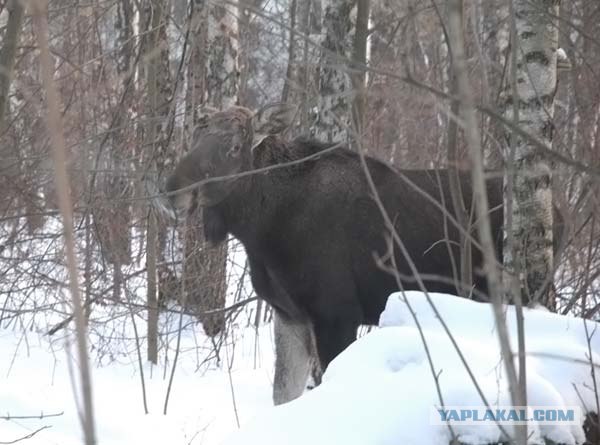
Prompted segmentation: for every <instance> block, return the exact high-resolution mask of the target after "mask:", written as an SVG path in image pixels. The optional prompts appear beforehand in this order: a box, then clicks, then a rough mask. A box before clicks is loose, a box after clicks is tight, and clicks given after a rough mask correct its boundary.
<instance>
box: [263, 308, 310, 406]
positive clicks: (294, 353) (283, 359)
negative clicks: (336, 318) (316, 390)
mask: <svg viewBox="0 0 600 445" xmlns="http://www.w3.org/2000/svg"><path fill="white" fill-rule="evenodd" d="M274 331H275V377H274V379H273V402H274V403H275V405H281V404H282V403H286V402H289V401H290V400H293V399H295V398H297V397H299V396H300V395H302V393H303V392H304V389H305V387H306V381H307V379H308V374H309V372H310V370H311V367H312V365H313V363H314V362H313V360H316V359H317V358H316V356H315V354H314V353H313V349H314V348H313V339H312V329H311V325H310V323H309V322H308V321H304V322H298V321H294V320H291V319H290V318H289V317H287V316H286V315H284V314H282V313H279V312H277V311H276V312H275V322H274Z"/></svg>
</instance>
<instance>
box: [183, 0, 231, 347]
mask: <svg viewBox="0 0 600 445" xmlns="http://www.w3.org/2000/svg"><path fill="white" fill-rule="evenodd" d="M191 7H192V8H193V9H192V24H191V25H192V30H191V35H192V42H191V55H190V63H189V65H188V69H187V91H186V120H187V125H186V127H187V130H186V135H185V138H186V140H187V141H188V142H190V143H191V140H190V139H191V136H192V134H193V128H194V126H195V125H196V123H197V121H198V119H199V117H200V109H201V108H202V107H203V106H206V105H208V106H211V107H215V108H227V107H230V106H231V105H234V104H236V103H237V100H238V97H237V95H238V86H239V70H238V51H239V50H238V26H237V18H236V14H234V13H233V11H230V10H229V9H227V8H226V7H223V6H214V5H210V4H207V3H206V2H201V1H198V0H193V3H192V5H191ZM185 237H186V240H185V264H184V283H185V291H186V293H187V298H186V299H187V304H188V305H189V306H190V307H191V308H192V310H193V311H194V312H195V313H196V314H197V315H198V317H199V319H200V321H201V322H202V326H203V328H204V331H205V332H206V333H207V334H208V335H210V336H216V335H218V334H219V333H221V332H222V331H224V329H225V316H224V314H223V313H222V312H217V313H213V314H206V312H207V311H211V310H215V309H222V308H223V307H224V306H225V297H226V291H227V286H226V284H227V283H226V281H227V280H226V260H227V243H226V242H225V243H223V244H221V245H218V246H212V245H210V244H209V243H207V242H205V240H204V235H203V228H202V209H201V208H197V209H196V210H195V211H194V212H193V214H192V215H190V217H189V219H188V222H187V228H186V234H185Z"/></svg>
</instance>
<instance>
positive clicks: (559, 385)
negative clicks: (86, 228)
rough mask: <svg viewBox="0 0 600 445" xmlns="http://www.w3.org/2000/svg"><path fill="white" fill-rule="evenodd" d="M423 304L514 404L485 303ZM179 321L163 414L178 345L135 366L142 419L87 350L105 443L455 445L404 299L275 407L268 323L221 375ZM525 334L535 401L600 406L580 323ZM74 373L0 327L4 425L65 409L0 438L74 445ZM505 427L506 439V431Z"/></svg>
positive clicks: (205, 346) (63, 360)
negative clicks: (438, 418) (313, 380)
mask: <svg viewBox="0 0 600 445" xmlns="http://www.w3.org/2000/svg"><path fill="white" fill-rule="evenodd" d="M430 296H431V299H432V301H433V303H434V304H435V306H436V308H437V309H438V310H439V313H440V314H441V317H442V319H443V320H444V321H445V323H446V324H447V326H448V328H449V329H450V331H451V332H452V335H453V336H454V338H455V339H456V342H457V344H458V345H459V347H460V350H461V351H462V352H463V354H464V356H465V359H466V361H467V363H468V364H469V366H470V369H471V370H472V372H473V374H474V376H475V378H476V380H477V382H478V384H479V385H480V387H481V388H482V391H483V393H484V394H485V396H486V398H487V400H488V402H489V403H490V404H491V405H492V406H502V405H510V397H509V395H508V391H507V383H506V378H505V371H504V367H503V364H502V363H501V361H500V358H499V357H500V353H499V348H498V341H497V337H496V331H495V328H494V322H493V316H492V311H491V308H490V306H489V305H487V304H481V303H475V302H472V301H469V300H465V299H461V298H457V297H455V296H450V295H443V294H430ZM406 298H407V301H408V302H409V303H410V306H411V307H412V309H413V310H414V311H415V313H416V316H417V318H418V321H419V323H420V326H421V328H422V332H423V336H424V338H425V341H426V343H427V346H428V348H429V351H430V353H431V357H432V361H433V366H434V369H435V373H436V374H438V375H439V385H440V388H441V392H442V395H443V398H444V405H445V406H451V405H460V406H481V405H482V402H481V399H480V397H479V395H478V394H477V391H476V390H475V389H474V387H473V384H472V383H471V380H470V377H469V376H468V374H467V372H466V370H465V367H464V365H463V364H462V363H461V361H460V360H459V358H458V356H457V353H456V350H455V348H454V346H453V345H452V343H451V342H450V340H449V338H448V336H447V334H446V333H445V332H444V330H443V329H442V328H441V324H440V321H439V319H438V317H437V316H436V315H435V314H434V313H433V311H432V309H431V306H430V305H429V303H428V302H427V300H426V298H425V296H424V295H423V294H422V293H419V292H408V293H406ZM506 316H507V319H508V327H509V331H510V333H511V340H512V341H513V345H514V342H515V341H516V325H515V320H514V310H513V308H511V307H507V308H506ZM176 320H177V318H176V317H175V318H174V320H171V321H165V320H163V323H166V324H163V325H162V326H163V327H164V326H166V325H169V324H170V325H173V324H174V323H175V322H176ZM184 325H185V326H191V327H188V329H186V330H184V332H183V336H182V346H181V354H180V357H179V359H178V362H177V371H176V374H175V379H174V383H173V388H172V390H171V396H170V401H169V406H168V413H167V415H163V414H162V411H163V404H164V400H165V395H166V391H167V387H168V377H169V372H170V369H171V366H172V360H173V350H172V345H173V344H174V342H175V338H174V337H173V336H172V337H171V338H170V340H169V342H170V343H169V344H170V346H169V347H170V348H171V349H170V350H169V351H170V352H169V354H168V360H167V362H166V364H165V363H164V362H162V363H161V364H160V365H159V366H149V365H144V368H143V369H144V377H145V384H146V394H147V398H148V406H149V411H150V413H149V414H145V413H144V409H143V404H142V389H141V384H140V372H139V367H138V364H137V356H136V355H135V354H132V353H129V354H126V353H121V352H119V355H118V356H117V357H116V358H115V359H113V360H106V358H104V359H103V358H102V357H99V356H96V355H95V353H97V350H95V351H94V352H93V353H92V362H93V367H92V374H93V375H92V378H93V390H94V391H93V392H94V408H95V419H96V427H97V436H98V438H99V440H98V444H99V445H105V444H108V445H113V444H114V445H120V444H130V443H132V442H134V443H145V444H147V445H153V444H161V445H162V444H164V443H170V444H192V445H195V444H208V445H219V444H225V445H242V444H243V445H269V444H275V443H277V444H281V443H285V444H290V445H294V444H302V445H305V444H306V443H310V444H313V445H319V444H328V445H330V444H332V443H344V444H345V445H387V444H390V445H392V444H394V445H395V444H398V443H403V444H407V445H409V444H423V443H426V444H428V445H436V444H443V445H447V444H448V443H449V437H450V436H449V434H450V433H449V431H448V428H447V426H446V425H434V424H432V422H431V419H430V414H431V410H432V409H433V408H435V407H440V402H439V398H438V394H437V391H436V386H435V383H434V379H433V377H432V373H431V370H430V365H429V362H428V360H427V356H426V354H425V351H424V348H423V341H422V339H421V335H420V333H419V330H418V329H417V328H416V325H415V322H414V320H413V318H412V316H411V314H410V311H409V310H408V306H407V305H406V303H405V302H404V300H403V297H402V296H401V294H393V295H392V296H390V299H389V301H388V304H387V307H386V310H385V311H384V313H383V314H382V316H381V319H380V327H381V328H380V329H374V330H372V331H371V332H370V333H368V334H367V335H365V336H363V337H362V338H360V339H359V340H357V341H356V342H354V343H353V344H352V345H350V346H349V347H348V348H347V349H346V350H345V351H344V352H343V353H342V354H340V355H339V356H338V357H337V358H336V359H335V360H334V361H333V362H332V363H331V364H330V366H329V368H328V369H327V371H326V373H325V375H324V378H323V383H322V384H321V385H320V386H319V387H317V388H316V389H314V390H312V391H309V392H307V393H306V394H304V395H303V396H302V397H300V398H299V399H297V400H295V401H292V402H290V403H288V404H286V405H282V406H279V407H272V402H271V384H272V372H273V339H272V334H271V327H270V326H269V325H267V326H263V327H261V328H259V329H258V330H255V329H254V328H253V327H246V323H245V322H243V321H239V322H238V325H236V326H233V327H232V329H231V332H232V337H231V338H230V339H229V340H228V341H227V343H226V345H225V346H224V347H223V348H222V350H221V353H220V357H221V362H220V364H219V365H217V364H216V363H215V362H214V361H209V362H207V363H203V360H204V358H205V356H206V354H207V351H210V348H211V346H210V345H211V343H210V341H209V340H208V339H206V338H205V337H204V336H203V335H202V334H201V333H200V332H199V331H201V329H200V328H199V327H194V322H193V320H191V319H186V320H184ZM525 325H526V330H527V354H528V358H527V365H528V368H527V375H528V402H529V404H530V405H538V406H549V405H552V406H561V407H569V406H574V405H576V406H580V407H583V408H584V409H585V408H590V407H591V408H592V409H595V407H596V403H597V401H596V399H595V396H594V390H593V388H594V382H593V381H592V380H591V376H590V369H591V368H590V364H589V353H588V341H587V338H588V335H586V325H584V322H583V320H581V319H577V318H572V317H566V316H560V315H556V314H553V313H550V312H547V311H543V310H525ZM597 328H598V325H597V324H596V323H593V322H589V321H588V322H587V332H588V333H589V334H590V335H589V336H590V337H591V338H590V342H589V343H590V345H589V346H590V348H591V349H592V351H594V352H593V357H592V358H593V360H594V362H595V363H600V360H599V357H598V354H599V353H600V338H599V337H598V335H597V334H596V330H597ZM172 331H173V330H172ZM125 333H127V332H125ZM128 335H129V334H128ZM163 347H165V346H164V345H163ZM116 349H117V350H118V351H121V350H120V349H118V348H116ZM122 349H123V350H125V349H127V348H122ZM68 363H69V354H68V353H65V344H64V342H63V341H59V342H57V341H55V340H54V341H50V339H49V338H48V337H47V336H44V335H39V336H38V334H35V333H32V332H28V333H27V334H22V333H21V331H12V330H10V331H9V330H0V375H2V378H1V379H0V417H2V416H6V415H11V416H18V415H39V414H40V413H42V412H43V413H45V414H52V413H62V414H61V415H60V416H58V417H48V418H44V419H11V420H8V421H7V420H2V419H0V442H1V441H10V440H14V439H16V438H19V437H23V436H24V435H26V434H28V433H30V432H32V431H34V430H36V429H38V428H40V427H41V426H45V425H48V426H50V428H48V429H45V430H43V431H40V432H39V433H38V434H36V435H34V436H33V437H32V438H30V439H28V440H27V441H26V442H27V443H28V444H32V445H38V444H44V445H52V444H60V445H70V444H76V443H81V442H82V440H81V428H80V424H79V420H78V416H77V408H76V404H75V402H74V400H73V395H72V394H73V391H72V384H71V379H70V377H69V370H68V366H67V364H68ZM100 364H102V366H100ZM238 422H239V424H240V425H241V428H239V427H238ZM453 428H454V431H455V432H456V433H457V434H459V436H460V441H461V442H462V443H466V444H481V443H494V442H496V441H497V440H498V439H499V437H500V436H499V431H498V428H497V426H496V425H493V424H486V425H484V426H482V425H477V426H471V425H454V426H453ZM506 428H507V430H508V431H509V432H510V431H511V430H510V426H506ZM529 428H530V430H529V431H530V433H531V434H532V435H531V437H530V443H541V438H542V437H545V438H549V439H552V440H554V441H555V442H559V443H566V444H575V443H582V442H583V431H582V429H581V427H580V426H579V425H575V426H573V425H566V424H565V425H550V426H545V425H532V424H530V425H529Z"/></svg>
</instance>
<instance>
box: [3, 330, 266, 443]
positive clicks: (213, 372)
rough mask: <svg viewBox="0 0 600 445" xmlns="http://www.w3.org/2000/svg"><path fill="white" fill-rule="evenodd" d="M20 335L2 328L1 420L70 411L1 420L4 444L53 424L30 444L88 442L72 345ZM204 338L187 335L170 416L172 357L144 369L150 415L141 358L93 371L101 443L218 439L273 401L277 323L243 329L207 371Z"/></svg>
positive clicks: (97, 425)
mask: <svg viewBox="0 0 600 445" xmlns="http://www.w3.org/2000/svg"><path fill="white" fill-rule="evenodd" d="M197 329H198V330H200V329H199V328H197ZM20 340H21V337H20V336H17V335H15V332H14V331H8V330H0V375H1V376H2V377H1V378H0V417H3V416H7V415H11V416H21V415H28V416H31V415H33V416H36V415H40V413H44V414H54V413H62V415H60V416H58V417H48V418H44V419H26V420H25V419H23V420H19V419H12V420H9V421H6V420H2V419H0V442H8V441H10V440H14V439H16V438H19V437H23V436H25V435H27V434H29V433H30V432H32V431H34V430H37V429H38V428H40V427H42V426H45V425H48V426H50V428H48V429H45V430H43V431H41V432H39V433H38V434H36V435H34V436H33V437H32V438H31V439H28V440H27V441H25V442H23V443H27V444H28V445H42V444H43V445H54V444H57V445H71V444H81V443H82V433H81V427H80V423H79V420H78V416H77V407H76V404H75V402H74V400H73V391H72V385H71V380H70V378H69V371H68V367H67V363H68V360H67V358H68V357H67V354H65V351H64V349H63V346H64V345H63V344H62V343H58V344H56V343H52V344H50V343H48V339H47V337H37V336H36V335H35V334H31V333H29V336H28V338H27V343H28V344H26V342H25V340H23V341H20ZM202 340H207V339H205V338H204V339H202ZM196 342H197V339H194V338H192V336H191V335H190V334H189V333H187V332H186V333H185V336H184V337H183V338H182V348H181V349H182V353H181V354H180V357H179V360H178V362H177V370H176V374H175V378H174V381H173V387H172V390H171V395H170V400H169V405H168V412H167V415H163V414H162V412H163V404H164V400H165V395H166V391H167V387H168V376H169V372H170V369H171V368H170V366H171V365H172V362H170V363H169V364H168V366H167V367H166V371H167V372H166V373H165V367H164V364H162V366H158V367H157V366H153V367H152V366H150V365H145V366H144V377H145V384H146V394H147V399H148V407H149V411H150V413H149V414H145V413H144V408H143V402H142V388H141V383H140V372H139V368H138V365H137V361H136V358H135V355H133V356H132V357H131V358H130V360H129V362H128V361H127V360H123V359H121V360H120V361H113V362H111V363H110V364H109V365H106V366H102V367H98V366H94V367H93V368H92V383H93V397H94V410H95V413H94V414H95V416H94V417H95V420H96V422H95V423H96V429H97V437H98V439H99V440H98V444H99V445H120V444H123V445H125V444H131V443H144V444H147V445H153V444H161V445H163V444H165V443H169V444H209V445H210V444H218V443H221V442H222V441H223V439H224V438H225V437H226V436H227V435H229V434H230V433H231V431H233V430H235V429H236V428H237V420H236V412H237V415H238V417H239V420H240V421H241V422H244V421H248V420H249V419H250V418H251V417H253V416H254V415H256V414H257V413H260V412H261V410H266V409H268V408H270V407H271V406H272V401H271V385H272V372H273V370H272V366H273V365H272V364H273V349H272V334H271V330H270V326H264V327H261V328H260V329H259V330H258V332H255V330H254V329H253V328H247V329H244V330H240V331H239V332H237V333H236V335H235V338H234V339H232V340H231V341H230V342H229V343H228V345H227V348H226V350H222V351H221V359H222V363H221V366H219V367H217V366H216V365H214V363H212V364H210V366H208V367H200V369H199V365H198V359H197V357H196V355H197V353H198V352H197V348H198V345H196ZM184 351H185V352H184ZM142 353H144V351H142ZM230 367H231V372H229V368H230ZM232 393H233V394H232ZM234 398H235V409H234Z"/></svg>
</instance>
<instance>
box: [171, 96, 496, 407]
mask: <svg viewBox="0 0 600 445" xmlns="http://www.w3.org/2000/svg"><path fill="white" fill-rule="evenodd" d="M294 111H295V109H294V108H293V107H290V106H286V105H282V104H273V105H269V106H267V107H264V108H262V109H261V110H259V111H257V112H253V111H251V110H249V109H247V108H244V107H239V106H234V107H231V108H229V109H226V110H224V111H218V112H213V113H211V114H209V115H206V116H204V117H203V118H202V119H201V120H200V122H199V124H198V125H197V127H196V128H195V130H194V132H193V137H192V142H191V149H190V151H189V152H188V153H187V154H186V155H185V156H184V157H183V158H182V159H181V161H180V162H179V163H178V165H177V166H176V167H175V169H174V171H173V172H172V174H171V175H170V176H169V177H168V179H167V181H166V192H167V195H168V196H169V198H170V204H171V205H172V206H174V207H175V208H176V209H178V210H182V209H188V210H189V209H191V208H194V206H198V205H199V206H202V210H203V227H204V235H205V237H206V239H207V240H208V241H210V242H214V243H217V242H221V241H223V240H225V239H226V237H227V235H228V234H231V235H232V236H234V237H235V238H237V239H238V240H239V241H240V242H241V243H242V244H243V246H244V248H245V250H246V254H247V258H248V262H249V267H250V277H251V282H252V285H253V287H254V290H255V292H256V294H257V296H258V297H259V298H262V299H263V300H265V301H266V302H267V303H269V304H270V305H271V306H272V307H273V308H274V311H275V330H276V345H275V348H276V369H275V378H274V389H273V399H274V402H275V404H279V403H283V402H286V401H289V400H291V399H293V398H296V397H298V396H299V395H300V394H301V393H302V392H303V390H304V388H305V384H306V381H307V377H308V374H309V372H310V369H311V366H312V364H311V357H312V356H313V352H314V348H316V353H317V357H318V360H319V362H320V365H321V367H322V369H323V370H324V369H325V368H326V367H327V365H328V364H329V363H330V362H331V361H332V360H333V359H334V358H335V357H336V356H337V355H338V354H339V353H340V352H341V351H343V350H344V349H345V348H346V347H347V346H348V345H349V344H350V343H352V342H353V341H354V340H355V339H356V334H357V328H358V327H359V325H361V324H370V325H373V324H377V322H378V319H379V316H380V314H381V312H382V311H383V309H384V307H385V304H386V300H387V298H388V296H389V295H390V293H392V292H394V291H397V290H399V287H400V286H401V287H402V288H403V289H404V290H410V289H417V290H418V289H419V286H418V284H417V282H416V280H415V277H414V274H413V273H411V269H410V267H409V263H408V259H407V258H406V256H405V255H403V254H402V253H401V252H400V249H391V247H390V245H391V243H390V236H389V235H390V225H389V224H386V220H385V218H384V217H383V215H382V212H381V206H383V208H384V209H385V211H386V212H387V215H388V216H389V220H388V222H389V221H393V226H394V229H395V230H396V232H397V233H398V234H399V236H400V237H401V239H402V241H403V243H404V245H405V248H406V250H407V252H408V253H409V255H410V257H411V260H412V261H413V262H414V265H415V267H416V269H417V271H418V272H419V274H420V275H421V276H422V277H423V283H424V285H425V288H426V289H427V290H428V291H431V292H446V293H453V294H456V291H457V287H456V280H454V279H453V277H454V273H453V262H454V264H459V260H458V258H459V250H458V247H457V244H458V240H459V239H460V233H459V231H458V229H457V228H456V224H452V223H451V222H450V220H449V218H448V217H449V215H450V216H453V215H454V211H453V209H452V205H451V204H450V205H449V203H451V196H450V192H449V191H448V189H449V179H448V173H447V171H443V170H401V171H400V170H395V169H394V168H393V167H391V166H389V165H387V164H386V163H384V162H382V161H379V160H376V159H374V158H371V157H365V158H364V164H363V162H362V160H361V157H360V155H359V154H358V153H356V152H354V151H351V150H349V149H347V148H343V147H336V146H332V144H324V143H321V142H318V141H315V140H312V139H309V138H297V139H293V140H286V138H284V137H283V136H282V133H283V132H284V131H285V130H286V129H287V128H288V127H289V126H290V125H291V122H292V120H293V116H294ZM296 161H297V162H296ZM365 170H368V173H369V175H370V177H371V179H372V183H371V184H370V183H369V181H368V180H367V176H366V172H365ZM460 181H461V183H462V189H463V193H464V199H465V201H466V205H467V206H470V205H471V193H472V190H471V182H470V176H469V175H468V174H467V173H463V174H461V176H460ZM373 185H374V189H375V190H373ZM417 188H418V189H419V190H420V191H421V192H419V191H417ZM375 192H376V193H375ZM487 193H488V197H489V202H490V208H491V209H492V210H491V211H490V215H489V216H490V221H491V227H492V233H493V235H494V236H495V239H496V240H497V246H496V248H497V252H499V255H501V249H502V224H503V211H502V202H503V198H502V179H501V178H498V177H496V178H491V179H489V180H488V181H487ZM376 196H377V197H378V198H377V199H375V197H376ZM428 197H429V198H428ZM439 203H446V205H445V207H446V210H445V211H444V210H443V208H444V206H443V205H439ZM390 256H392V257H393V260H394V261H393V264H394V268H395V269H396V270H397V272H398V273H397V274H396V275H394V274H391V273H389V271H386V270H384V269H385V268H384V267H382V264H385V263H386V261H387V263H388V264H389V260H390ZM472 262H473V265H472V266H473V270H474V271H478V270H479V271H480V270H481V267H482V255H481V252H480V251H479V249H477V248H476V247H474V248H473V253H472ZM473 285H474V291H475V292H477V293H478V294H479V295H485V294H486V293H487V290H488V289H487V284H486V280H485V279H484V277H483V276H482V274H481V273H479V274H477V273H476V274H474V283H473Z"/></svg>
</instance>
